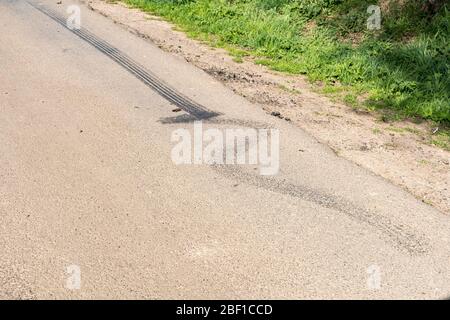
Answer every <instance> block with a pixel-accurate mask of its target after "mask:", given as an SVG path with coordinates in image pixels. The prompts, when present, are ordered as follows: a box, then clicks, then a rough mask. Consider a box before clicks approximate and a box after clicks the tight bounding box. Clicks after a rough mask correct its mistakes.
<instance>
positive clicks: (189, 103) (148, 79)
mask: <svg viewBox="0 0 450 320" xmlns="http://www.w3.org/2000/svg"><path fill="white" fill-rule="evenodd" d="M27 3H28V4H30V5H31V6H32V7H34V8H36V9H37V10H39V11H40V12H42V13H43V14H45V15H46V16H48V17H49V18H51V19H53V20H54V21H56V22H58V23H59V24H60V25H62V26H63V27H64V28H66V29H67V30H69V31H71V32H72V33H74V34H75V35H77V36H78V37H80V38H81V39H83V40H84V41H86V42H87V43H89V44H91V45H92V46H93V47H95V48H96V49H97V50H99V51H100V52H102V53H104V54H105V55H106V56H108V57H109V58H111V59H112V60H113V61H115V62H116V63H118V64H119V65H121V66H122V67H124V68H125V69H126V70H127V71H128V72H130V73H131V74H133V75H134V76H135V77H136V78H138V79H139V80H141V81H142V82H143V83H144V84H145V85H147V86H148V87H150V88H151V89H153V90H154V91H156V92H157V93H158V94H159V95H161V96H162V97H163V98H165V99H166V100H167V101H169V102H170V103H172V104H174V105H176V106H177V107H179V108H181V109H182V110H184V111H186V112H188V113H189V114H191V115H192V116H194V117H195V118H196V119H198V120H201V119H210V118H213V117H216V116H218V115H219V113H216V112H213V111H211V110H209V109H208V108H206V107H204V106H202V105H200V104H198V103H196V102H195V101H193V100H191V99H190V98H188V97H186V96H184V95H183V94H181V93H179V92H177V91H176V90H175V89H173V88H171V87H170V86H169V85H168V84H166V83H165V82H164V81H162V80H161V79H159V78H158V77H157V76H156V75H154V74H153V73H152V72H150V71H149V70H147V69H146V68H144V67H143V66H142V65H140V64H139V63H137V62H136V61H134V60H133V59H131V58H130V57H129V56H127V55H126V54H125V53H123V52H122V51H120V50H119V49H117V48H115V47H114V46H112V45H111V44H109V43H108V42H106V41H104V40H102V39H100V38H99V37H97V36H96V35H94V34H93V33H91V32H90V31H88V30H86V29H85V28H81V29H70V28H68V27H67V24H66V19H65V18H64V17H63V16H62V15H60V14H59V13H58V12H56V11H54V10H52V9H49V8H46V7H45V6H43V5H42V4H36V3H33V2H30V1H27Z"/></svg>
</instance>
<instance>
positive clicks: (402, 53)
mask: <svg viewBox="0 0 450 320" xmlns="http://www.w3.org/2000/svg"><path fill="white" fill-rule="evenodd" d="M124 1H125V2H126V3H128V4H130V5H132V6H134V7H137V8H140V9H142V10H144V11H149V12H151V13H153V14H156V15H159V16H162V17H164V18H166V19H168V20H169V21H171V22H173V23H175V24H176V25H177V26H178V27H180V28H182V29H183V30H185V31H186V32H187V33H188V35H189V36H191V37H194V38H197V39H201V40H204V41H207V42H208V43H209V44H211V45H213V46H219V47H225V48H227V49H228V51H229V52H230V54H231V55H233V56H234V58H235V60H236V61H237V62H240V61H242V59H243V58H245V56H247V55H251V56H253V57H255V61H256V63H259V64H263V65H266V66H268V67H269V68H272V69H274V70H277V71H282V72H287V73H291V74H304V75H306V76H307V77H308V78H309V79H310V80H311V81H312V82H315V81H320V82H321V83H322V84H324V86H323V87H324V89H323V90H324V92H325V93H328V94H335V95H339V96H340V97H341V100H342V101H344V102H345V103H347V104H349V105H351V106H353V107H356V106H357V107H364V108H366V109H368V110H375V109H378V110H388V112H387V113H386V114H387V115H389V117H390V118H394V119H395V118H405V117H413V118H420V119H430V120H432V121H435V122H437V123H438V124H439V125H442V126H443V127H447V128H448V125H449V123H450V103H449V101H450V99H449V98H450V97H449V95H450V77H449V74H448V71H449V61H450V59H449V58H450V39H449V37H450V36H449V35H450V14H449V10H448V9H449V8H448V7H447V5H446V4H445V3H444V5H443V6H441V7H440V8H439V10H436V11H437V12H433V13H431V12H429V11H427V10H425V8H424V6H423V2H424V1H423V0H410V1H397V0H391V1H389V0H380V1H378V5H379V6H380V7H381V15H382V22H381V29H380V30H368V28H367V19H368V18H369V17H370V15H371V14H370V13H368V11H367V9H368V7H369V6H370V5H373V4H374V3H375V2H376V1H365V0H347V1H343V0H290V1H288V0H124ZM361 97H363V98H361ZM443 132H448V130H445V129H444V130H443Z"/></svg>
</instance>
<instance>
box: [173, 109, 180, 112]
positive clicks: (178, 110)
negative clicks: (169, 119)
mask: <svg viewBox="0 0 450 320" xmlns="http://www.w3.org/2000/svg"><path fill="white" fill-rule="evenodd" d="M180 111H181V108H175V109H173V110H172V112H180Z"/></svg>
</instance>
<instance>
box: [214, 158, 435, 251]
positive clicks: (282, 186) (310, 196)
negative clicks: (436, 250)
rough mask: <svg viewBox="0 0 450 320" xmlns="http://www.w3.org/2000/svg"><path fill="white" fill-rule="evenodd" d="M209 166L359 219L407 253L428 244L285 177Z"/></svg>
mask: <svg viewBox="0 0 450 320" xmlns="http://www.w3.org/2000/svg"><path fill="white" fill-rule="evenodd" d="M213 167H214V169H215V170H216V171H217V172H218V173H220V174H221V175H224V176H225V177H227V178H229V179H232V180H235V181H239V182H241V183H246V184H250V185H253V186H255V187H257V188H261V189H265V190H268V191H272V192H276V193H280V194H284V195H289V196H291V197H295V198H299V199H302V200H305V201H308V202H312V203H315V204H317V205H319V206H321V207H324V208H327V209H332V210H336V211H339V212H341V213H344V214H346V215H347V216H349V217H351V218H353V219H355V220H357V221H360V222H363V223H365V224H367V225H369V226H371V227H373V228H375V229H377V230H379V231H380V232H382V233H383V234H384V235H385V236H387V237H388V238H389V239H390V240H391V242H392V243H393V244H394V245H395V246H396V247H397V248H400V249H403V250H405V251H406V252H408V253H409V254H411V255H418V254H424V253H427V252H428V251H429V245H428V242H427V241H426V240H425V237H424V236H420V235H417V232H416V231H414V230H412V229H410V228H407V227H406V226H403V225H400V224H397V223H395V222H394V221H392V220H391V219H389V218H388V217H385V216H381V215H378V214H376V213H373V212H371V211H369V210H367V209H364V208H361V207H358V206H356V205H354V204H352V203H351V202H349V201H347V200H346V199H343V198H340V197H337V196H334V195H331V194H328V193H326V192H324V191H321V190H315V189H312V188H310V187H307V186H301V185H295V184H293V183H290V182H287V181H285V180H277V179H273V178H268V177H265V176H260V175H256V174H252V173H248V172H245V171H244V170H242V169H241V168H240V167H239V166H227V165H215V166H213Z"/></svg>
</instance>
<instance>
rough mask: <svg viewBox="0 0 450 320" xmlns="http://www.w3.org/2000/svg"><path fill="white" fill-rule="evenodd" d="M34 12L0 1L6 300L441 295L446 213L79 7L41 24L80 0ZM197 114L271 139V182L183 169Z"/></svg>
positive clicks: (210, 124) (449, 231)
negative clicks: (275, 135) (180, 149)
mask: <svg viewBox="0 0 450 320" xmlns="http://www.w3.org/2000/svg"><path fill="white" fill-rule="evenodd" d="M30 2H32V3H34V4H42V5H44V6H41V7H40V8H42V10H43V11H44V12H43V11H40V10H38V9H37V8H36V6H32V5H30V4H29V3H28V2H26V1H20V0H19V1H8V0H6V1H5V0H2V1H1V2H0V26H1V27H2V31H1V32H0V141H1V144H0V298H5V299H19V298H22V299H33V298H50V299H52V298H70V299H79V298H84V299H91V298H117V299H128V298H147V299H148V298H169V299H170V298H190V299H196V298H197V299H203V298H209V299H216V298H223V299H227V298H230V299H236V298H239V299H260V298H275V299H300V298H332V299H333V298H344V299H350V298H395V299H400V298H406V299H408V298H419V299H421V298H444V297H447V296H450V218H449V217H448V216H445V215H443V214H442V213H440V212H438V211H437V210H434V209H433V208H432V207H430V206H428V205H427V204H424V203H422V202H421V201H419V200H417V199H415V198H414V197H412V196H411V195H410V194H408V193H407V192H405V191H403V190H401V189H400V188H398V187H396V186H393V185H392V184H390V183H389V182H387V181H385V180H383V179H382V178H380V177H377V176H375V175H373V174H371V173H370V172H368V171H366V170H364V169H362V168H359V167H357V166H356V165H354V164H352V163H350V162H348V161H345V160H343V159H341V158H339V157H338V156H337V155H335V154H334V153H333V152H332V151H331V150H330V149H329V148H327V147H326V146H324V145H322V144H320V143H319V142H317V141H316V140H314V139H313V138H311V137H310V136H308V135H307V134H305V133H304V132H303V131H302V130H301V129H299V128H297V127H295V126H293V125H291V124H290V123H289V122H287V121H284V120H281V119H278V118H276V117H272V116H270V115H267V114H265V113H264V112H263V111H262V110H261V108H259V107H258V106H255V105H252V104H250V103H249V102H247V101H246V100H244V99H243V98H241V97H239V96H237V95H235V94H233V92H231V91H230V90H229V89H227V88H225V87H224V86H223V85H222V84H221V83H219V82H217V81H215V80H213V79H212V78H211V77H209V76H208V75H207V74H205V73H204V72H202V71H200V70H198V69H196V68H195V67H193V66H191V65H189V64H188V63H187V62H185V61H182V60H180V59H179V58H177V57H174V56H172V55H170V54H168V53H165V52H163V51H161V50H160V49H159V48H157V47H156V46H154V45H153V44H151V43H149V42H147V41H145V40H144V39H141V38H139V37H137V36H135V35H133V34H130V33H129V32H127V31H126V30H124V29H122V28H121V27H119V26H117V25H115V24H114V23H112V22H111V21H109V20H108V19H107V18H105V17H103V16H100V15H98V14H96V13H94V12H92V11H90V10H88V9H87V8H86V7H84V6H83V5H82V4H79V5H80V7H81V26H82V28H83V30H84V31H83V32H84V33H83V34H80V33H78V34H77V32H75V33H74V32H72V31H71V30H68V29H67V28H66V27H65V26H64V23H62V24H61V23H59V22H58V21H56V20H55V19H54V17H53V18H52V17H50V16H49V15H48V13H49V12H50V11H49V10H54V11H55V12H57V13H58V14H59V16H60V17H67V16H68V14H67V12H66V9H67V7H68V5H70V4H71V3H76V2H69V1H63V3H61V4H57V1H40V2H39V1H31V0H30ZM45 12H47V14H45ZM52 12H53V11H52ZM86 30H87V31H86ZM83 35H84V38H83ZM94 35H95V38H93V37H94ZM89 39H90V40H89ZM92 39H95V41H93V40H92ZM100 41H102V42H100ZM94 42H95V43H96V44H97V46H94V45H93V44H95V43H94ZM102 48H103V49H102ZM120 57H122V58H120ZM124 57H125V58H124ZM136 68H138V69H136ZM146 79H147V80H146ZM155 81H156V82H155ZM158 81H159V82H158ZM161 86H163V87H161ZM161 88H162V89H161ZM179 107H180V108H181V109H182V110H181V111H179V112H174V111H173V110H174V109H176V108H179ZM199 110H200V111H199ZM195 119H197V120H198V119H203V120H202V121H203V129H205V130H206V129H219V130H225V129H229V128H239V127H241V128H244V127H245V128H247V127H250V128H252V127H255V128H274V129H277V130H279V133H280V170H279V172H278V174H277V175H274V176H263V175H260V171H259V170H258V166H254V165H245V166H242V165H240V166H238V165H224V166H221V165H219V166H211V165H207V164H203V165H202V164H198V165H176V164H175V163H174V162H173V161H172V157H171V154H172V149H173V147H174V143H173V142H172V141H171V137H172V134H173V133H174V131H175V130H177V129H181V128H185V129H188V130H190V131H192V130H193V126H194V125H193V120H195ZM78 271H79V274H78ZM78 275H79V277H78ZM78 280H80V281H78Z"/></svg>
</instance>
